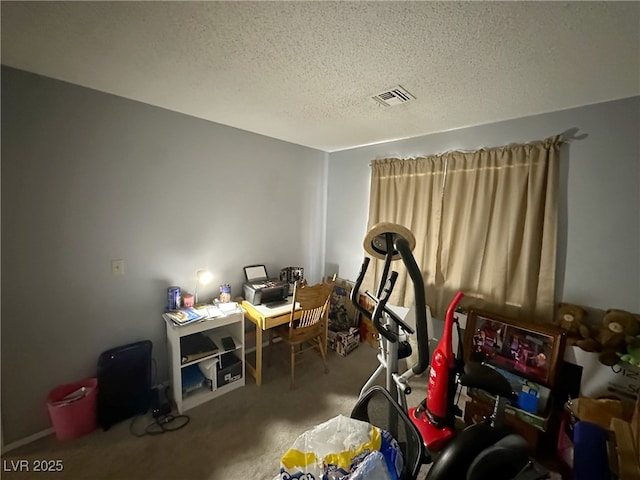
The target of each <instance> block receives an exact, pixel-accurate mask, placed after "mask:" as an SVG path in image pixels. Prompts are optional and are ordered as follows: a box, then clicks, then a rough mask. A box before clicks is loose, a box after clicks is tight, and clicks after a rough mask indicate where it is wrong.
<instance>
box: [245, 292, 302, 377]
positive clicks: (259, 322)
mask: <svg viewBox="0 0 640 480" xmlns="http://www.w3.org/2000/svg"><path fill="white" fill-rule="evenodd" d="M292 300H293V299H292V297H289V298H288V300H287V304H284V305H281V306H279V307H275V308H269V307H267V306H265V305H253V304H251V303H249V302H247V301H246V300H243V301H242V308H244V311H245V318H247V319H248V320H250V321H251V322H253V323H254V324H255V326H256V364H255V366H254V365H251V364H250V363H249V362H248V361H246V359H245V365H246V369H247V370H248V371H249V373H250V374H251V376H253V378H255V380H256V385H261V384H262V332H263V331H266V330H268V329H270V328H274V327H277V326H279V325H284V324H286V323H289V318H290V317H291V301H292Z"/></svg>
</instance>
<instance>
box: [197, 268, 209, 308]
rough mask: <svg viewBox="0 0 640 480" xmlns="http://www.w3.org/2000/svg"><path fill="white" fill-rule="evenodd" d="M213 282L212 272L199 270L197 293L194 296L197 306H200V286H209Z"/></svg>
mask: <svg viewBox="0 0 640 480" xmlns="http://www.w3.org/2000/svg"><path fill="white" fill-rule="evenodd" d="M211 280H213V274H212V273H211V272H210V271H208V270H198V271H197V272H196V291H195V295H194V300H195V303H196V305H197V304H198V285H200V284H202V285H207V284H208V283H209V282H211Z"/></svg>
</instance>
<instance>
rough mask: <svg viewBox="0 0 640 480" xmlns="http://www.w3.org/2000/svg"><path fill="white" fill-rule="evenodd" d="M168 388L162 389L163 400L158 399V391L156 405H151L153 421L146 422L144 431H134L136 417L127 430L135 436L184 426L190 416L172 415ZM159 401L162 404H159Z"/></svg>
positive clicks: (154, 433)
mask: <svg viewBox="0 0 640 480" xmlns="http://www.w3.org/2000/svg"><path fill="white" fill-rule="evenodd" d="M167 390H168V389H167V388H165V389H164V397H165V398H164V402H163V401H162V400H161V399H160V393H159V392H158V398H157V402H158V405H154V406H153V407H152V412H153V417H154V421H153V422H151V423H150V424H148V425H147V426H146V427H145V428H144V432H136V431H135V429H134V424H135V422H136V420H137V419H138V417H134V419H133V420H132V421H131V423H130V424H129V431H130V432H131V434H132V435H135V436H136V437H144V436H145V435H162V434H163V433H166V432H175V431H176V430H180V429H181V428H183V427H185V426H186V425H187V424H188V423H189V420H190V418H189V417H188V416H187V415H172V414H171V400H170V399H169V395H168V391H167ZM160 403H162V404H163V405H162V406H161V405H160Z"/></svg>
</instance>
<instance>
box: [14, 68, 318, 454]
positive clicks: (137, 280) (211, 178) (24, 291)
mask: <svg viewBox="0 0 640 480" xmlns="http://www.w3.org/2000/svg"><path fill="white" fill-rule="evenodd" d="M326 172H327V154H326V153H324V152H321V151H317V150H313V149H309V148H305V147H301V146H297V145H293V144H289V143H285V142H282V141H279V140H274V139H271V138H267V137H264V136H260V135H255V134H252V133H248V132H245V131H241V130H238V129H234V128H229V127H225V126H222V125H218V124H214V123H210V122H206V121H203V120H199V119H196V118H192V117H189V116H186V115H181V114H177V113H174V112H170V111H167V110H163V109H160V108H156V107H152V106H149V105H145V104H141V103H137V102H133V101H130V100H126V99H123V98H119V97H115V96H112V95H108V94H104V93H100V92H96V91H93V90H89V89H85V88H81V87H78V86H74V85H71V84H66V83H62V82H58V81H54V80H51V79H48V78H45V77H40V76H36V75H32V74H29V73H26V72H21V71H18V70H14V69H10V68H5V67H3V68H2V284H3V286H4V288H3V291H2V334H1V338H2V424H3V427H4V430H3V435H4V441H5V443H7V444H9V443H11V442H14V441H16V440H19V439H22V438H24V437H26V436H29V435H32V434H35V433H36V432H39V431H41V430H43V429H46V428H48V427H50V422H49V418H48V412H47V410H46V404H45V398H46V395H47V393H48V392H49V391H50V390H51V389H52V387H54V386H56V385H59V384H62V383H67V382H73V381H77V380H80V379H82V378H85V377H88V376H93V375H95V371H96V362H97V358H98V355H99V354H100V352H102V351H104V350H106V349H108V348H111V347H115V346H118V345H123V344H126V343H130V342H134V341H137V340H141V339H150V340H151V341H152V342H153V354H154V358H155V359H156V361H157V377H156V379H157V381H162V380H166V379H167V378H168V366H167V358H166V357H167V355H166V349H167V347H166V335H165V330H164V323H163V321H162V319H161V317H160V314H161V313H162V311H163V309H164V306H165V304H166V289H167V287H169V286H171V285H180V286H183V288H185V289H187V290H189V291H193V288H194V286H195V274H196V271H197V270H198V269H202V268H205V269H209V270H211V271H212V272H213V273H214V275H215V278H214V282H213V284H212V286H210V287H209V288H207V289H205V290H204V291H203V294H202V297H201V298H203V297H204V298H208V299H210V298H211V297H212V296H214V295H216V294H217V292H216V290H217V286H218V285H219V284H220V283H223V282H229V283H231V284H232V294H233V295H234V296H235V295H240V294H241V293H242V288H241V287H242V285H241V284H242V280H243V278H244V276H243V271H242V267H243V266H244V265H249V264H252V263H265V264H266V265H267V270H268V271H269V273H271V274H275V275H276V276H277V275H279V272H280V268H282V267H285V266H290V265H294V266H303V267H305V274H306V276H307V277H308V278H309V279H310V280H312V281H317V280H319V279H320V277H321V275H322V271H321V269H322V267H323V265H324V258H323V251H324V237H325V232H324V225H325V213H326V212H325V209H326V199H325V195H326ZM112 259H123V260H124V262H125V275H124V276H113V275H112V274H111V260H112Z"/></svg>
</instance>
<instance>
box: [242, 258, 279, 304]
mask: <svg viewBox="0 0 640 480" xmlns="http://www.w3.org/2000/svg"><path fill="white" fill-rule="evenodd" d="M244 276H245V278H246V279H247V281H246V282H245V283H244V284H243V286H242V287H243V291H244V298H245V300H247V301H248V302H249V303H251V304H253V305H260V304H262V303H272V302H279V301H283V300H286V298H287V296H288V295H289V283H288V282H287V281H286V280H284V281H283V280H280V279H278V278H269V276H268V275H267V268H266V267H265V266H264V265H249V266H247V267H244Z"/></svg>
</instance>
